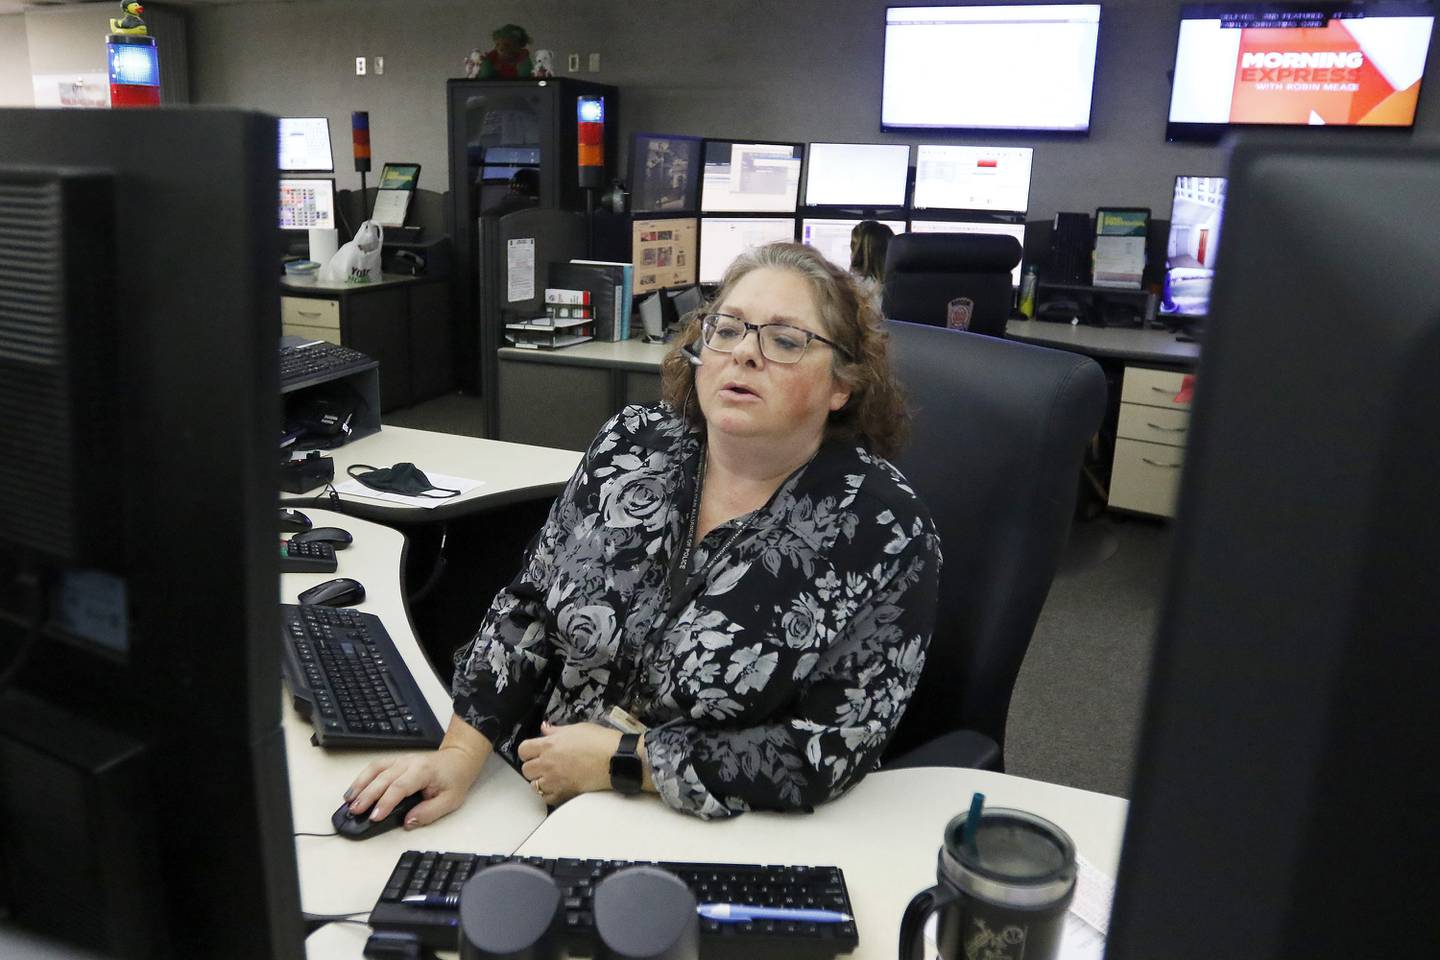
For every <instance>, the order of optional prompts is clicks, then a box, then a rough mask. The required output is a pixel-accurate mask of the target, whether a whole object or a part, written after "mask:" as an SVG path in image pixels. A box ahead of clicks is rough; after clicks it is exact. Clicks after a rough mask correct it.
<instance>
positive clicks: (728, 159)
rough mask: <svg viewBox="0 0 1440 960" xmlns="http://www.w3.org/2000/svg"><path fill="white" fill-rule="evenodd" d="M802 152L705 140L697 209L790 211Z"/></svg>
mask: <svg viewBox="0 0 1440 960" xmlns="http://www.w3.org/2000/svg"><path fill="white" fill-rule="evenodd" d="M803 154H804V148H803V147H802V146H801V145H800V144H798V143H732V142H730V141H725V140H706V141H705V172H704V176H703V177H702V179H701V185H700V209H701V210H704V211H718V212H725V213H794V212H795V204H796V201H797V200H798V198H799V196H800V159H801V157H802V156H803ZM702 282H703V281H702Z"/></svg>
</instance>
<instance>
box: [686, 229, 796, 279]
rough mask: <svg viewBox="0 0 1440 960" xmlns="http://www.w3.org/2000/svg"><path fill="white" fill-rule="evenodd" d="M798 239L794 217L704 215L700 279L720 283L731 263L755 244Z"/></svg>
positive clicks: (760, 245)
mask: <svg viewBox="0 0 1440 960" xmlns="http://www.w3.org/2000/svg"><path fill="white" fill-rule="evenodd" d="M794 239H795V221H794V219H792V218H790V217H701V218H700V282H701V283H719V282H720V281H721V280H723V279H724V278H725V271H726V269H728V268H729V266H730V262H731V261H732V260H734V259H735V258H736V257H738V256H740V254H742V253H744V252H745V251H746V250H748V249H750V248H751V247H763V246H764V245H765V244H767V243H775V242H776V241H777V240H791V241H793V240H794Z"/></svg>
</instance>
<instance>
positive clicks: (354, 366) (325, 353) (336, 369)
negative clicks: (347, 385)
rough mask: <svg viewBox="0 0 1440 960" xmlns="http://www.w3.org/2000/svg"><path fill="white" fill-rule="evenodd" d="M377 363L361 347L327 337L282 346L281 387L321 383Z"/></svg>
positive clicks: (288, 387) (289, 387)
mask: <svg viewBox="0 0 1440 960" xmlns="http://www.w3.org/2000/svg"><path fill="white" fill-rule="evenodd" d="M372 366H375V361H374V360H373V359H371V358H370V357H368V356H366V355H365V354H363V353H361V352H360V351H358V350H351V349H350V348H349V347H342V346H340V345H339V344H336V343H329V342H327V341H325V340H316V341H315V342H313V343H305V344H301V345H300V346H297V347H281V348H280V389H281V390H288V389H291V388H293V387H296V386H302V385H308V384H310V383H312V382H314V383H321V382H324V381H326V380H333V379H335V378H336V377H343V376H345V375H347V374H350V373H355V372H357V371H359V370H366V369H369V368H370V367H372Z"/></svg>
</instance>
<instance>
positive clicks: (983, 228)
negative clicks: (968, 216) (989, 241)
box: [910, 220, 1025, 287]
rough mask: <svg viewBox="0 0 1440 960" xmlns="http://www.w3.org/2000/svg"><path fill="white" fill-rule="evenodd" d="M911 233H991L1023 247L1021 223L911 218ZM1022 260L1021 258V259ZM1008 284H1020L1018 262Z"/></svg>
mask: <svg viewBox="0 0 1440 960" xmlns="http://www.w3.org/2000/svg"><path fill="white" fill-rule="evenodd" d="M910 232H911V233H993V234H1000V235H1002V236H1007V237H1014V238H1015V239H1016V240H1019V241H1020V247H1021V249H1022V250H1023V249H1024V247H1025V224H1023V223H970V222H966V221H957V220H911V221H910ZM1021 262H1023V258H1022V261H1021ZM1010 285H1011V286H1013V287H1018V286H1020V264H1019V263H1017V264H1015V269H1014V270H1011V271H1010Z"/></svg>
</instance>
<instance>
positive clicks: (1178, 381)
mask: <svg viewBox="0 0 1440 960" xmlns="http://www.w3.org/2000/svg"><path fill="white" fill-rule="evenodd" d="M1193 376H1194V374H1189V373H1181V372H1179V371H1176V370H1151V369H1150V368H1149V367H1126V368H1125V383H1124V384H1123V385H1122V386H1121V388H1120V402H1121V403H1143V404H1145V405H1147V406H1151V407H1173V408H1174V409H1177V410H1189V409H1190V395H1189V393H1188V391H1187V392H1186V393H1185V395H1184V399H1183V400H1181V399H1176V398H1177V397H1179V396H1180V395H1181V393H1180V391H1181V390H1182V389H1184V386H1185V379H1186V378H1187V377H1192V378H1193Z"/></svg>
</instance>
